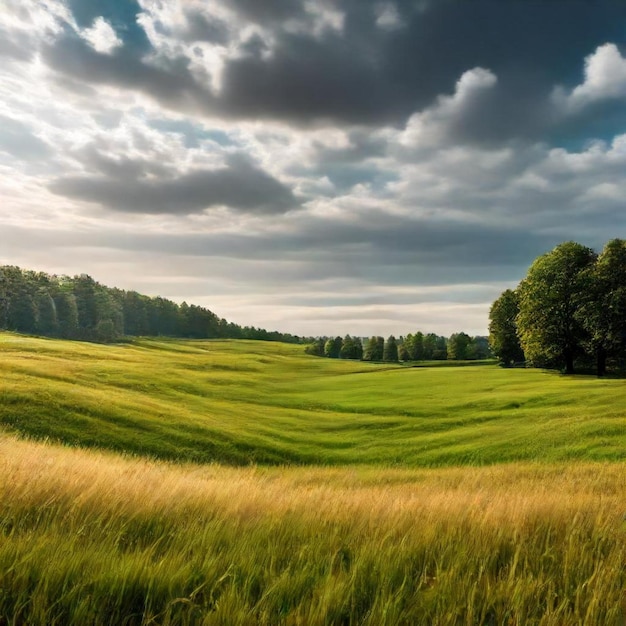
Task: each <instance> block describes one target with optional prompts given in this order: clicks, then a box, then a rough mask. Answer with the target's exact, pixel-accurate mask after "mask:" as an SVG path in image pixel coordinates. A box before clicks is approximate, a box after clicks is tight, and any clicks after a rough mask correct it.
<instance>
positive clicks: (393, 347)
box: [383, 335, 398, 363]
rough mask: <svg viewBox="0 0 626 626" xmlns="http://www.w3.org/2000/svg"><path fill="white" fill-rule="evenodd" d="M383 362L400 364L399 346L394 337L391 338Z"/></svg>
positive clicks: (385, 348)
mask: <svg viewBox="0 0 626 626" xmlns="http://www.w3.org/2000/svg"><path fill="white" fill-rule="evenodd" d="M383 361H387V362H391V363H397V362H398V344H397V342H396V338H395V337H394V336H393V335H390V336H389V339H387V343H385V347H384V350H383Z"/></svg>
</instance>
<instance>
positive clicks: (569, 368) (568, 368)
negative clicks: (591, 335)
mask: <svg viewBox="0 0 626 626" xmlns="http://www.w3.org/2000/svg"><path fill="white" fill-rule="evenodd" d="M565 373H566V374H573V373H574V355H573V354H572V352H571V351H570V350H567V351H566V352H565Z"/></svg>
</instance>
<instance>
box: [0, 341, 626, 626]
mask: <svg viewBox="0 0 626 626" xmlns="http://www.w3.org/2000/svg"><path fill="white" fill-rule="evenodd" d="M445 365H446V366H445V367H444V366H442V365H441V364H440V365H437V366H427V367H415V368H413V367H405V366H395V365H392V366H389V365H380V364H370V363H352V362H345V361H333V360H329V359H319V358H315V357H310V356H307V355H305V354H304V353H303V350H302V347H301V346H292V345H284V344H269V343H259V342H241V341H190V342H184V341H169V340H141V341H138V342H136V343H133V344H126V345H118V346H102V345H90V344H81V343H77V342H62V341H55V340H43V339H33V338H27V337H20V336H17V335H12V334H7V333H5V334H0V381H1V383H0V427H1V428H0V626H21V625H23V624H28V625H29V626H44V625H45V626H48V625H57V626H61V625H65V624H76V625H80V626H91V625H93V626H99V625H102V626H104V625H108V624H127V625H128V626H135V625H142V626H144V625H145V626H148V625H149V624H171V625H174V624H176V625H178V624H181V625H183V624H190V625H191V624H194V625H195V624H204V625H213V624H220V625H224V626H231V625H235V626H236V625H242V626H243V625H248V624H250V625H254V624H262V625H267V626H274V625H278V624H284V625H302V626H309V625H311V626H318V625H319V626H322V625H324V626H326V625H328V626H330V625H337V626H347V625H352V624H354V625H356V624H363V625H369V626H378V625H381V626H386V625H389V626H396V625H407V626H409V625H414V624H427V625H435V626H439V625H450V626H500V625H506V626H526V625H538V626H539V625H541V626H570V625H571V626H574V625H576V626H624V624H626V426H625V423H626V422H625V420H624V418H625V417H626V383H625V382H624V381H623V380H617V379H613V380H611V379H607V380H598V379H596V378H593V377H584V376H577V377H563V376H559V375H558V374H554V373H547V372H541V371H537V370H503V369H500V368H498V367H497V366H495V365H485V364H483V365H476V366H472V367H468V366H461V365H454V364H449V363H447V364H445ZM29 439H30V440H29ZM43 439H47V441H36V440H43ZM88 448H91V449H88ZM98 448H99V449H100V450H98ZM112 451H122V452H124V453H126V454H124V455H118V454H115V453H114V452H112ZM200 463H202V464H200Z"/></svg>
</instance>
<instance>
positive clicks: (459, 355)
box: [447, 333, 472, 361]
mask: <svg viewBox="0 0 626 626" xmlns="http://www.w3.org/2000/svg"><path fill="white" fill-rule="evenodd" d="M471 343H472V338H471V337H470V336H469V335H468V334H467V333H453V334H452V335H450V338H449V339H448V345H447V354H448V358H449V359H452V360H454V361H464V360H465V359H467V358H469V348H470V345H471Z"/></svg>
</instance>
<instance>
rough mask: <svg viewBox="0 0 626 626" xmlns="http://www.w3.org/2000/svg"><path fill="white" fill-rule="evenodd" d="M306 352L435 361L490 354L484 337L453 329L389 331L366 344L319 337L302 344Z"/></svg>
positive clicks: (338, 356)
mask: <svg viewBox="0 0 626 626" xmlns="http://www.w3.org/2000/svg"><path fill="white" fill-rule="evenodd" d="M305 351H306V352H307V354H312V355H314V356H324V357H328V358H331V359H356V360H363V361H386V362H392V363H393V362H398V361H433V360H434V361H437V360H445V359H455V360H473V359H486V358H489V357H490V356H491V352H490V349H489V343H488V340H487V338H486V337H470V336H469V335H468V334H466V333H455V334H453V335H451V336H450V338H446V337H442V336H439V335H435V334H434V333H428V334H424V333H422V332H419V331H418V332H417V333H415V334H408V335H407V336H406V337H400V338H399V339H396V338H395V337H394V336H393V335H391V336H390V337H389V338H388V339H387V340H386V341H385V339H384V337H378V336H374V337H370V338H369V339H368V340H367V341H366V342H365V345H364V343H363V340H362V339H361V338H360V337H351V336H350V335H346V336H345V337H344V338H343V339H342V338H341V337H330V338H327V337H318V338H317V339H316V340H315V341H314V342H313V343H311V344H310V345H308V346H307V347H306V348H305Z"/></svg>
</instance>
